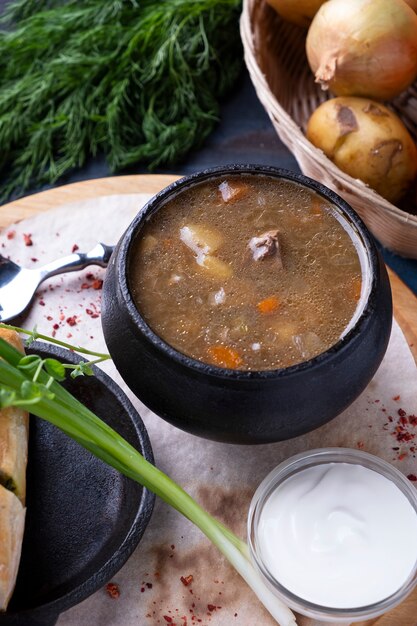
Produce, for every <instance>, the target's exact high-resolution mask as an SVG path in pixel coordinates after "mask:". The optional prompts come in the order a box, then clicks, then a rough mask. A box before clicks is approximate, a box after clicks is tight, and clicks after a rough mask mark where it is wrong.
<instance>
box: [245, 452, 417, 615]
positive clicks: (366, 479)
mask: <svg viewBox="0 0 417 626" xmlns="http://www.w3.org/2000/svg"><path fill="white" fill-rule="evenodd" d="M257 542H258V549H259V554H260V557H261V559H262V561H263V563H264V565H265V567H266V568H267V570H268V571H269V572H270V574H271V575H272V576H273V577H274V578H275V580H277V581H278V582H279V583H280V584H281V585H282V586H283V587H285V589H287V590H288V591H290V592H292V593H293V594H295V595H296V596H298V597H299V598H301V599H304V600H307V601H309V602H312V603H314V604H317V605H321V606H323V607H330V608H338V609H353V608H357V607H364V606H366V605H369V604H374V603H377V602H379V601H381V600H383V599H385V598H387V597H388V596H390V595H391V594H393V593H395V592H396V591H397V590H398V589H400V588H401V587H402V586H403V585H404V583H405V582H406V581H407V579H408V578H409V577H410V574H411V573H412V572H413V571H414V570H415V568H416V563H417V513H416V511H415V509H414V507H413V506H412V504H411V503H410V502H409V500H408V499H407V497H406V496H405V495H404V494H403V493H402V491H401V490H400V489H399V488H398V487H397V486H396V485H395V483H394V482H393V481H391V480H390V479H388V478H386V477H385V476H383V475H381V474H379V473H378V472H376V471H374V470H371V469H368V468H366V467H364V466H362V465H356V464H354V463H324V464H320V465H315V466H313V467H309V468H306V469H303V470H301V471H299V472H297V473H295V474H293V475H291V476H290V477H288V478H287V479H285V480H284V481H283V482H282V483H281V484H279V485H278V486H277V487H276V488H275V489H274V490H273V491H272V493H271V494H270V496H269V497H268V498H267V500H266V501H265V502H264V505H263V507H262V511H261V512H260V516H259V522H258V530H257Z"/></svg>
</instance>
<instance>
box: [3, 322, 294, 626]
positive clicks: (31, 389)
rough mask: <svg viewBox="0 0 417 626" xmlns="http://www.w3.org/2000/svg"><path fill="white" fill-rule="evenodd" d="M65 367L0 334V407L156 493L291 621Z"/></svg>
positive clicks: (223, 538)
mask: <svg viewBox="0 0 417 626" xmlns="http://www.w3.org/2000/svg"><path fill="white" fill-rule="evenodd" d="M0 328H8V329H13V330H16V331H18V332H23V333H25V334H27V335H29V336H30V337H31V340H33V339H34V338H42V339H45V340H48V341H50V342H52V343H57V341H56V340H53V339H52V338H49V337H46V336H41V335H39V334H38V333H37V332H36V331H33V332H31V331H27V330H24V329H20V328H17V327H13V326H8V325H7V324H0ZM60 345H63V342H60ZM64 347H67V348H69V349H70V350H71V351H73V352H82V353H83V354H87V355H90V356H93V357H95V358H94V359H93V360H92V361H90V363H97V362H100V361H104V360H107V359H108V358H110V357H109V355H106V354H103V353H95V352H93V351H91V350H87V349H83V348H79V347H76V346H72V345H70V344H65V346H64ZM71 367H72V368H74V366H71ZM67 369H68V366H66V365H65V364H62V363H61V362H60V361H57V360H55V359H41V358H40V357H39V356H37V355H28V356H23V355H22V354H21V353H20V352H19V351H18V350H16V349H15V348H14V347H13V346H11V345H10V344H9V343H8V342H6V341H5V340H4V339H1V338H0V408H5V407H7V406H19V407H20V408H22V409H24V410H27V411H29V412H30V413H32V415H36V416H37V417H40V418H41V419H44V420H46V421H48V422H50V423H51V424H53V425H54V426H56V427H57V428H59V429H60V430H62V431H63V432H64V433H65V434H66V435H68V436H69V437H71V438H72V439H74V440H75V441H77V442H78V443H79V444H80V445H81V446H83V447H84V448H86V449H87V450H89V451H90V452H91V453H92V454H94V455H95V456H96V457H98V458H100V459H101V460H102V461H104V462H105V463H107V464H108V465H110V466H111V467H113V468H115V469H116V470H118V471H119V472H121V473H122V474H124V475H125V476H128V477H129V478H131V479H132V480H135V481H136V482H138V483H140V484H141V485H143V487H146V488H147V489H149V490H150V491H152V492H153V493H154V494H156V495H157V496H159V497H160V498H162V500H164V501H165V502H166V503H167V504H169V505H170V506H172V507H173V508H174V509H176V510H177V511H178V512H179V513H181V514H182V515H184V516H185V517H186V518H187V519H188V520H190V521H191V522H192V523H193V524H195V525H196V526H197V527H198V528H199V529H200V530H201V531H202V532H203V533H204V534H205V535H206V537H207V538H208V539H209V540H210V541H211V542H212V543H213V544H214V545H215V546H217V548H218V549H219V550H220V551H221V552H222V553H223V555H224V556H225V557H226V558H227V559H228V561H229V562H230V563H231V565H232V566H233V567H234V568H235V569H236V571H237V572H238V573H239V574H240V575H241V576H242V578H243V579H244V580H245V581H246V582H247V584H248V585H249V586H250V587H251V588H252V590H253V591H254V592H255V594H256V595H257V596H258V598H259V599H260V601H261V602H262V603H263V605H264V606H265V608H266V609H267V610H268V611H269V612H270V614H271V615H272V616H273V618H274V619H275V620H276V621H277V622H278V623H279V624H280V625H281V626H294V625H296V620H295V616H294V615H293V613H292V612H291V611H290V609H289V608H288V607H287V606H285V605H284V604H283V602H281V600H280V599H279V598H277V597H276V596H275V595H274V594H273V593H272V591H271V590H270V589H269V588H268V587H267V585H266V583H265V582H264V580H263V578H262V577H261V575H260V574H259V573H258V571H257V570H256V569H255V568H254V566H253V564H252V562H251V560H250V556H249V550H248V546H247V544H246V543H245V542H244V541H242V540H241V539H240V538H239V537H237V536H236V535H235V534H234V533H233V532H232V531H231V530H230V529H229V528H227V527H226V526H224V525H223V524H222V523H220V522H219V521H218V520H216V519H215V518H214V517H212V516H211V515H210V514H209V513H207V512H206V511H205V510H204V509H203V508H202V507H201V506H200V505H199V504H198V503H197V502H196V501H195V500H194V499H193V498H192V497H191V496H190V495H189V494H188V493H187V492H186V491H184V489H182V487H180V486H179V485H178V484H177V483H176V482H175V481H173V480H172V479H171V478H170V477H169V476H167V475H166V474H164V473H163V472H162V471H161V470H159V469H158V468H157V467H155V466H154V465H152V464H151V463H149V462H148V461H147V460H146V459H145V458H144V457H143V456H142V455H141V454H140V452H138V451H137V450H136V449H135V448H134V447H133V446H131V445H130V444H129V443H128V442H127V441H126V440H125V439H123V437H121V436H120V435H119V434H118V433H117V432H116V431H115V430H113V429H112V428H111V427H110V426H108V425H107V424H106V423H105V422H103V421H102V420H101V419H100V418H99V417H97V415H95V414H94V413H93V412H92V411H90V410H89V409H88V408H87V407H86V406H84V405H83V404H82V403H81V402H79V401H78V400H77V399H76V398H75V397H74V396H73V395H72V394H70V393H69V392H68V391H67V390H66V389H65V388H64V387H63V386H62V385H61V384H60V382H62V381H63V380H64V379H65V377H66V373H67V372H66V370H67ZM81 370H82V371H80V370H77V366H75V368H74V369H73V372H72V375H80V374H81V375H83V374H87V375H91V374H92V370H91V368H89V366H88V367H87V368H85V367H84V368H81Z"/></svg>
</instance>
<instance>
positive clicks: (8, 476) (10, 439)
mask: <svg viewBox="0 0 417 626" xmlns="http://www.w3.org/2000/svg"><path fill="white" fill-rule="evenodd" d="M0 337H1V338H2V339H4V340H5V341H7V342H8V343H10V344H11V345H12V346H13V347H14V348H16V349H17V350H19V351H20V352H22V353H23V351H24V350H23V345H22V342H21V340H20V337H19V335H18V334H17V333H16V332H15V331H10V330H5V329H3V328H0ZM28 429H29V415H28V413H27V412H26V411H23V410H22V409H19V408H18V407H8V408H6V409H3V410H2V411H0V484H2V485H3V486H4V487H6V488H7V489H9V490H10V491H13V493H15V494H16V495H17V497H18V498H19V499H20V501H21V503H22V505H23V506H24V504H25V497H26V465H27V454H28Z"/></svg>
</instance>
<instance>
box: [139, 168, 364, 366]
mask: <svg viewBox="0 0 417 626" xmlns="http://www.w3.org/2000/svg"><path fill="white" fill-rule="evenodd" d="M155 241H156V242H157V244H156V245H155ZM164 241H169V245H162V243H159V242H164ZM359 249H360V242H359V240H358V237H357V235H356V234H355V233H354V231H353V229H352V228H351V227H350V226H349V224H348V223H347V221H346V220H345V218H344V217H343V216H342V215H341V214H340V212H339V211H338V209H337V208H336V207H334V205H332V204H331V203H330V202H329V201H327V200H326V199H324V198H322V197H321V196H319V195H318V194H317V193H315V192H314V191H312V190H310V189H308V188H306V187H304V186H302V185H300V184H298V183H295V182H292V181H289V180H285V179H277V178H273V177H269V176H264V175H250V174H236V175H231V176H229V177H227V180H225V178H224V177H222V178H221V179H212V180H210V181H207V182H203V183H199V184H198V185H195V186H194V187H191V188H189V189H185V190H183V191H182V192H181V193H180V194H178V195H177V196H176V197H175V198H173V199H171V200H169V201H167V202H166V203H165V204H164V206H163V207H161V208H160V209H159V210H158V211H157V212H156V213H155V214H154V215H153V216H152V217H151V218H150V219H149V221H148V222H147V223H146V224H145V226H144V227H143V230H142V231H141V233H140V234H139V236H138V240H137V242H136V245H135V246H134V248H133V250H132V254H131V258H130V268H129V284H130V289H131V292H132V295H133V298H134V301H135V303H136V306H137V308H138V310H139V312H140V313H141V315H142V316H143V318H144V319H145V321H146V322H147V324H148V325H149V326H150V327H151V328H152V330H153V331H154V332H155V333H156V334H157V335H159V336H160V337H161V338H162V339H163V340H164V341H166V342H167V343H168V344H170V345H171V346H173V347H174V348H175V349H176V350H178V351H180V352H182V353H184V354H187V355H188V356H191V357H192V358H194V359H197V360H199V361H203V362H206V363H211V364H213V365H216V366H217V367H226V368H229V369H240V370H274V369H280V368H284V367H289V366H291V365H295V364H296V363H299V362H302V361H304V360H307V359H311V358H313V357H314V356H317V355H318V354H320V353H321V352H323V351H325V350H327V349H328V348H330V347H331V346H332V345H334V344H335V343H336V342H337V341H338V340H339V339H340V337H341V336H342V335H343V334H344V332H345V330H346V328H347V327H348V325H349V322H350V321H351V320H352V317H353V316H354V314H355V311H356V310H357V308H358V307H359V306H361V304H360V303H361V300H360V295H361V291H363V289H362V283H363V281H362V269H361V260H360V256H359V253H358V250H359ZM190 328H192V332H191V331H189V329H190ZM185 329H187V330H186V331H185Z"/></svg>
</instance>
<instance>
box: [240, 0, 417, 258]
mask: <svg viewBox="0 0 417 626" xmlns="http://www.w3.org/2000/svg"><path fill="white" fill-rule="evenodd" d="M240 27H241V36H242V41H243V47H244V51H245V62H246V65H247V68H248V70H249V74H250V76H251V79H252V82H253V85H254V87H255V90H256V93H257V95H258V98H259V100H260V101H261V102H262V104H263V106H264V107H265V110H266V111H267V113H268V115H269V117H270V118H271V121H272V123H273V125H274V127H275V129H276V131H277V133H278V135H279V137H280V139H281V141H282V142H283V143H284V144H285V145H286V146H287V147H288V148H289V149H290V150H291V152H292V153H293V154H294V156H295V158H296V159H297V161H298V164H299V166H300V168H301V170H302V171H303V173H304V174H306V175H307V176H310V177H311V178H315V179H316V180H319V181H321V182H322V183H324V184H325V185H327V187H330V189H333V190H334V191H335V192H336V193H338V194H339V195H341V196H342V197H343V198H344V199H345V200H346V201H347V202H348V203H349V204H350V205H351V206H352V207H353V208H354V209H355V210H356V211H357V213H358V214H359V215H360V216H361V217H362V219H363V220H364V222H365V223H366V224H367V226H368V227H369V229H370V230H371V231H372V233H373V234H374V235H375V236H376V237H377V239H379V241H380V242H381V243H382V244H383V245H385V246H386V247H388V248H390V249H391V250H393V251H394V252H397V253H398V254H402V255H404V256H407V257H410V258H414V259H417V215H412V214H409V213H406V212H405V211H402V210H401V209H399V208H398V207H396V206H394V205H393V204H391V203H390V202H388V201H387V200H385V199H384V198H382V197H381V196H380V195H379V194H377V193H376V192H375V191H373V190H372V189H370V188H369V187H368V186H367V185H365V183H363V182H362V181H360V180H357V179H354V178H352V177H351V176H349V175H348V174H345V173H344V172H342V171H341V170H340V169H339V168H338V167H336V165H334V163H332V161H330V159H328V158H327V157H326V156H325V155H324V154H323V152H322V151H321V150H318V149H317V148H315V147H314V146H313V144H312V143H310V142H309V141H308V139H307V138H306V136H305V134H304V132H305V129H306V126H307V122H308V119H309V117H310V115H311V113H312V112H313V111H314V110H315V109H316V108H317V106H318V105H319V104H321V103H322V102H324V100H326V99H328V98H329V97H331V96H330V95H329V94H328V93H327V92H325V91H322V89H321V88H320V86H319V85H317V84H316V83H315V82H314V76H313V74H312V72H311V70H310V68H309V65H308V62H307V57H306V54H305V37H306V33H305V32H304V31H303V30H302V29H300V28H299V27H297V26H294V25H293V24H289V23H287V22H285V21H284V20H282V19H281V18H280V17H279V15H278V14H277V13H276V12H275V11H274V10H273V9H272V8H271V7H270V6H269V5H268V4H267V3H266V2H265V0H244V2H243V13H242V17H241V22H240ZM391 106H392V108H393V109H395V110H396V112H397V113H398V114H399V115H400V117H401V119H402V121H403V122H404V123H405V125H406V126H407V127H408V129H409V131H410V132H411V134H412V136H413V138H414V140H415V141H416V140H417V85H416V84H414V85H413V86H411V87H410V88H409V89H408V90H407V91H406V92H404V93H402V94H401V95H400V96H399V97H398V98H397V99H396V100H395V101H394V102H393V103H391Z"/></svg>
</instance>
